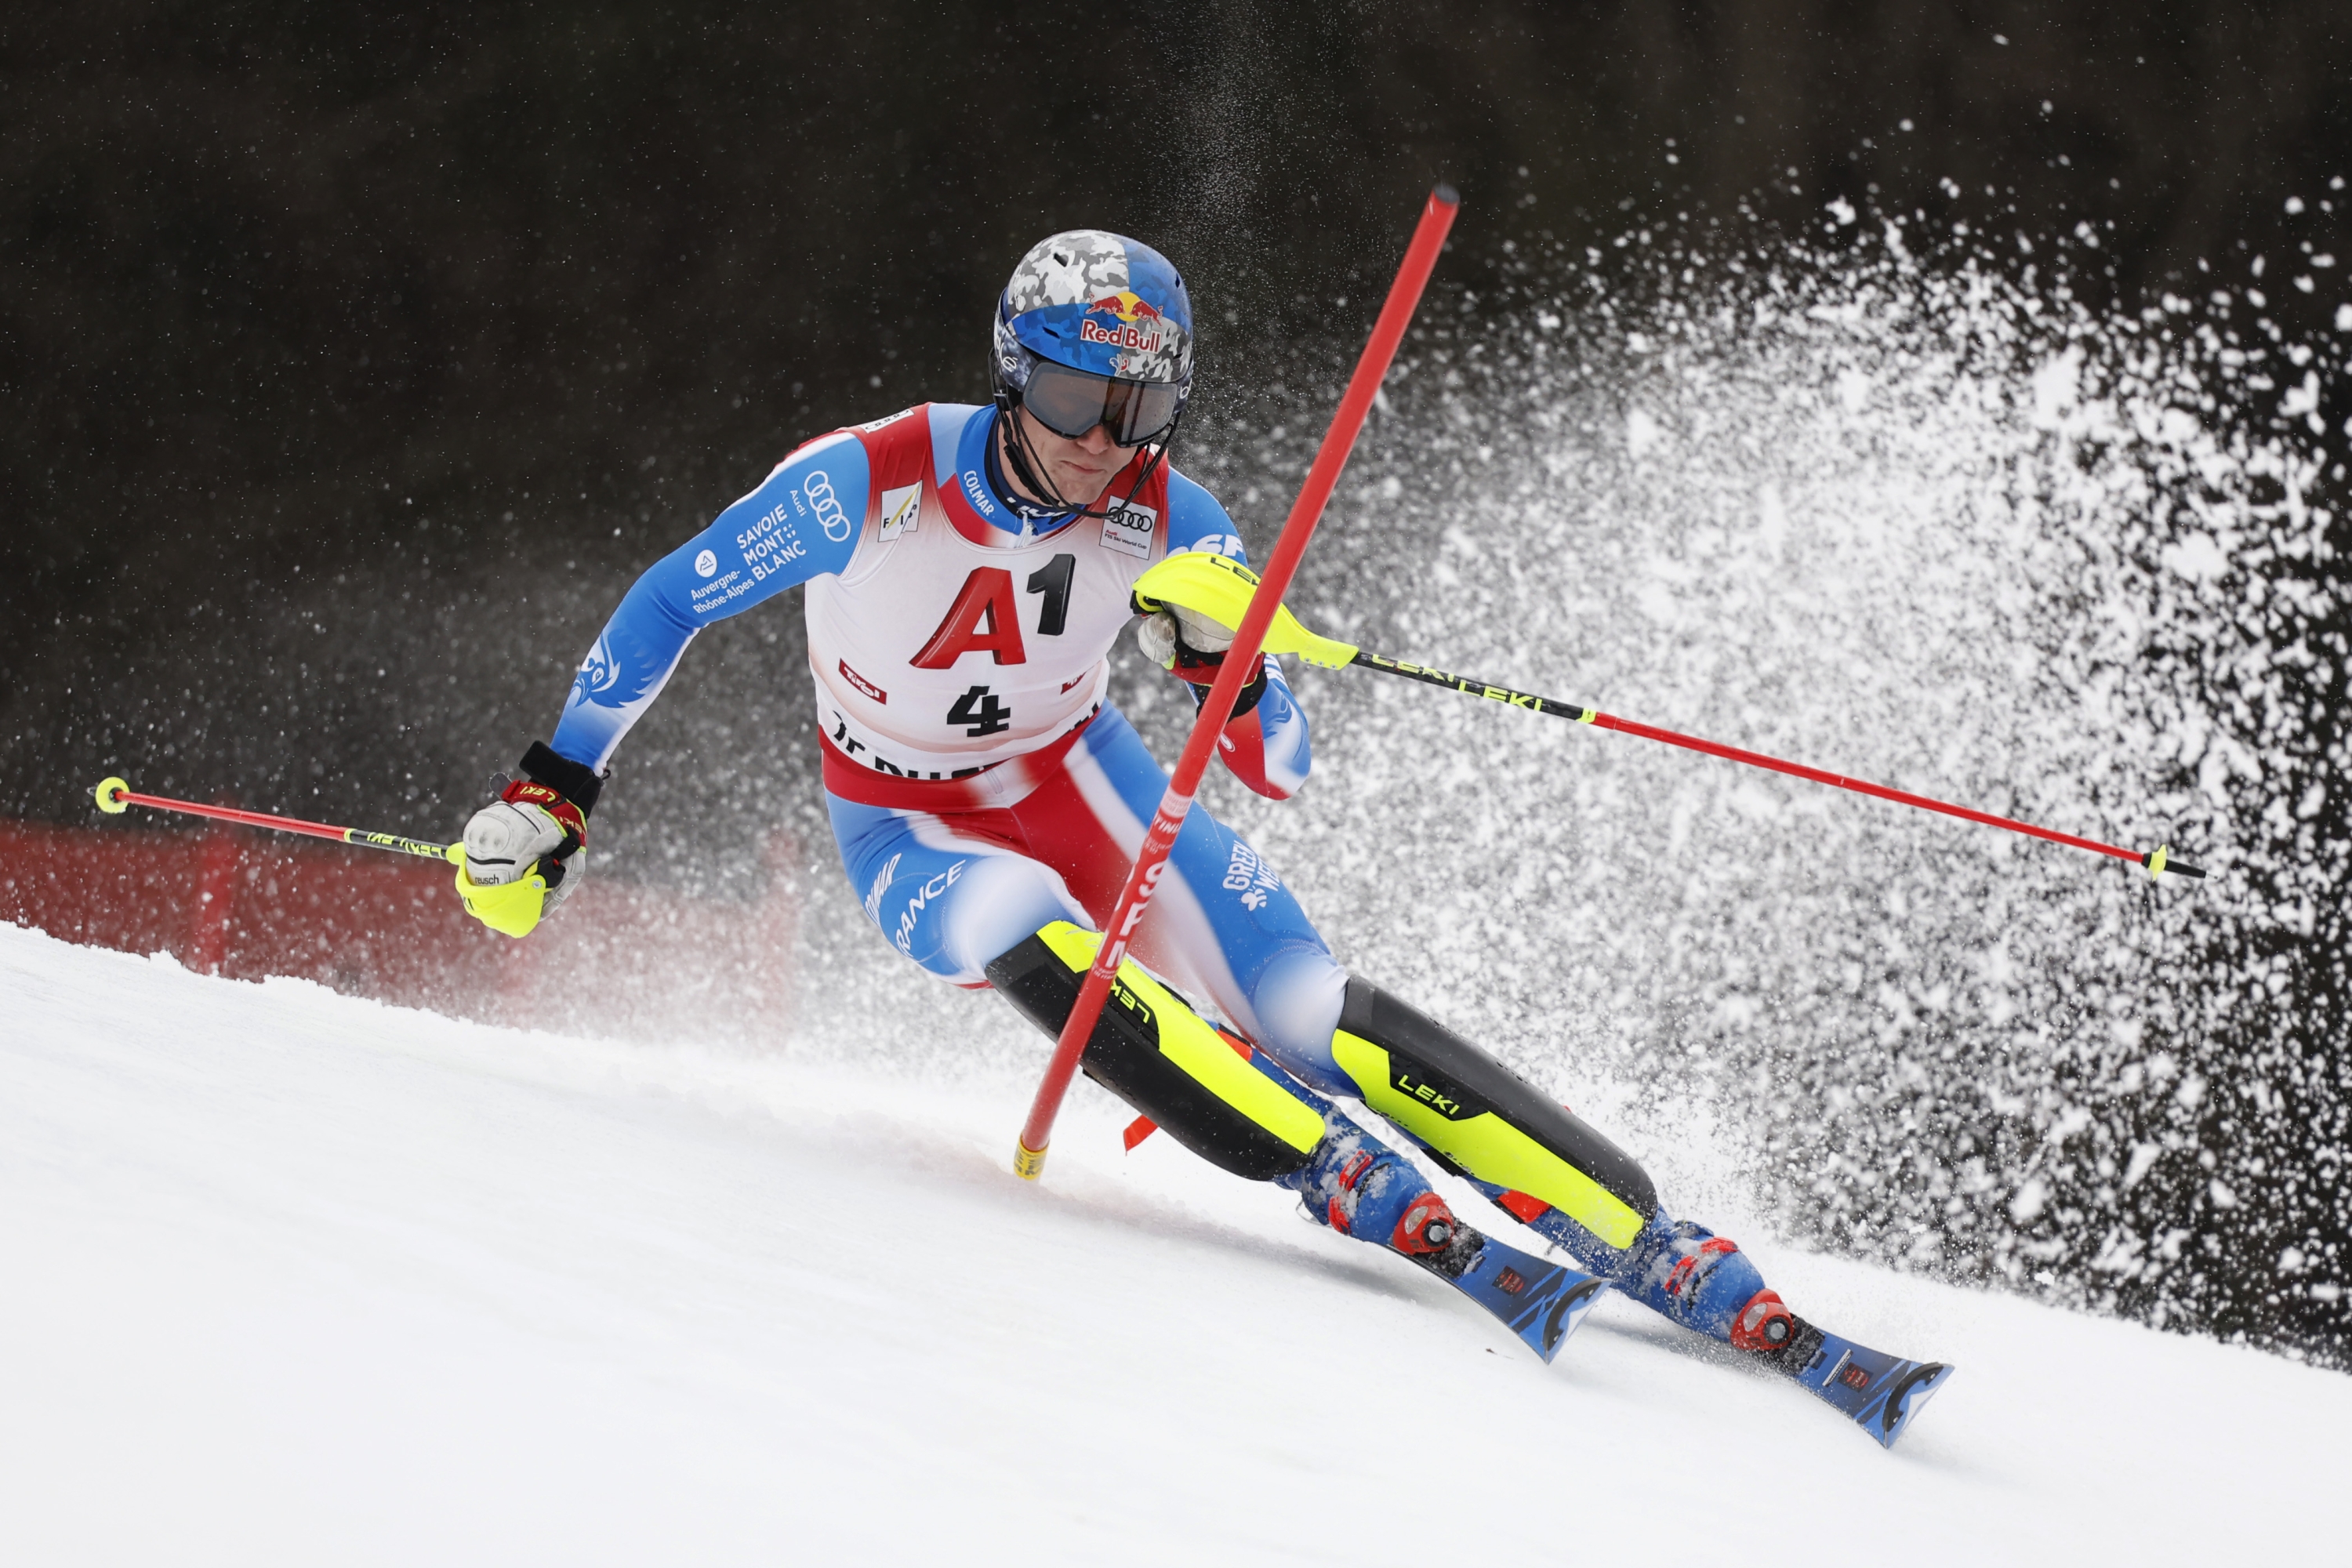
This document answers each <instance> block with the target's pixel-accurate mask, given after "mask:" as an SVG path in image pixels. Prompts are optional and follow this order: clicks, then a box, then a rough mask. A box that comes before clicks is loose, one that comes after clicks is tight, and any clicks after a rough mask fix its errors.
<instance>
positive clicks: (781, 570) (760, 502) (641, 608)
mask: <svg viewBox="0 0 2352 1568" xmlns="http://www.w3.org/2000/svg"><path fill="white" fill-rule="evenodd" d="M865 515H866V448H865V447H864V446H863V445H862V444H861V443H860V442H859V441H858V440H857V438H856V437H855V436H854V435H852V434H850V433H849V432H847V431H843V432H840V433H838V434H836V435H833V436H829V437H824V439H822V440H817V441H812V442H811V443H809V444H808V445H807V446H805V447H802V448H800V450H798V451H796V452H794V453H793V455H792V456H791V457H789V458H785V459H784V460H783V461H782V462H781V463H779V464H777V465H776V468H775V471H774V472H772V473H771V474H770V475H769V476H768V478H767V479H766V480H765V482H763V483H762V484H761V486H760V488H759V489H755V490H753V491H751V494H749V495H747V496H744V497H743V498H742V499H741V500H738V501H736V502H735V503H734V504H733V505H732V506H730V507H729V508H728V509H727V510H724V511H722V512H720V513H719V516H718V517H717V518H716V519H714V520H713V521H711V524H710V526H709V528H706V529H704V530H703V531H701V532H700V533H698V534H696V535H695V536H694V537H693V538H692V539H689V540H688V541H687V542H685V543H684V544H681V545H679V546H678V547H677V549H676V550H673V551H671V552H669V553H668V554H667V555H665V556H663V557H662V558H661V559H660V560H659V561H656V562H655V563H653V564H652V565H651V566H649V567H647V568H646V572H645V574H644V575H643V576H641V577H639V578H638V579H637V581H636V583H635V585H634V586H632V587H631V588H630V589H629V591H628V593H627V595H625V596H624V597H623V599H622V600H621V604H620V607H619V608H618V609H616V610H614V612H613V618H612V619H611V620H609V621H607V622H606V623H605V625H604V632H603V634H602V635H600V636H599V637H597V638H596V643H595V646H594V647H591V648H590V649H589V650H588V657H587V658H584V659H583V660H582V661H581V664H580V671H579V674H578V675H576V676H575V677H573V679H572V693H571V696H570V697H569V698H568V699H566V700H565V702H564V705H563V716H562V720H561V721H558V723H557V724H556V727H555V735H554V737H553V739H552V741H551V749H552V750H553V751H554V752H556V754H557V755H558V756H561V757H562V758H563V759H564V760H566V761H568V762H572V763H577V764H579V765H580V766H582V767H584V768H587V769H589V770H590V771H591V772H592V773H597V774H601V773H603V772H604V768H605V764H606V763H608V762H609V761H610V760H611V758H612V755H613V751H614V747H616V746H618V745H619V744H620V742H621V737H622V736H624V735H625V734H627V733H628V731H629V727H630V726H631V725H633V724H635V722H636V721H637V719H638V716H639V715H641V714H642V713H644V712H645V710H646V709H647V708H649V707H651V706H652V704H653V700H654V699H655V698H656V697H658V696H659V695H661V689H662V687H663V685H664V684H665V683H667V681H668V679H669V677H670V672H671V671H672V670H674V669H676V668H677V663H678V660H679V659H680V658H682V657H684V655H685V653H686V645H687V644H688V643H689V642H691V641H693V640H694V635H695V634H696V633H697V632H698V631H700V630H701V629H702V628H703V627H704V626H709V624H710V623H711V622H713V621H722V620H725V619H726V618H727V617H728V616H736V615H740V614H742V612H744V611H745V610H748V609H750V608H751V606H752V605H758V604H761V603H764V602H765V601H767V600H769V599H772V598H773V597H775V596H776V595H778V594H781V593H782V592H783V591H784V590H785V589H787V588H793V587H798V586H799V585H800V584H803V583H805V582H807V581H808V580H809V579H810V578H812V577H815V576H818V575H820V574H824V573H827V572H838V571H840V570H841V569H842V568H843V567H845V566H846V565H848V564H849V558H850V556H851V555H852V554H853V553H854V552H856V548H857V535H858V523H859V521H861V520H862V519H863V518H864V517H865Z"/></svg>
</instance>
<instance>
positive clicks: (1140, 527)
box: [1102, 501, 1160, 561]
mask: <svg viewBox="0 0 2352 1568" xmlns="http://www.w3.org/2000/svg"><path fill="white" fill-rule="evenodd" d="M1159 527H1160V514H1159V512H1157V511H1155V510H1152V509H1151V508H1150V507H1148V506H1138V505H1136V504H1135V503H1134V502H1132V501H1129V502H1127V503H1125V504H1123V505H1120V504H1114V505H1113V506H1112V507H1111V509H1110V511H1109V513H1108V515H1106V516H1105V517H1104V518H1103V527H1102V545H1103V548H1104V549H1105V550H1116V551H1118V552H1119V553H1120V554H1121V555H1132V556H1134V557H1135V558H1136V559H1137V560H1138V561H1149V560H1150V559H1151V536H1152V534H1153V533H1154V532H1155V531H1158V529H1159Z"/></svg>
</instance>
